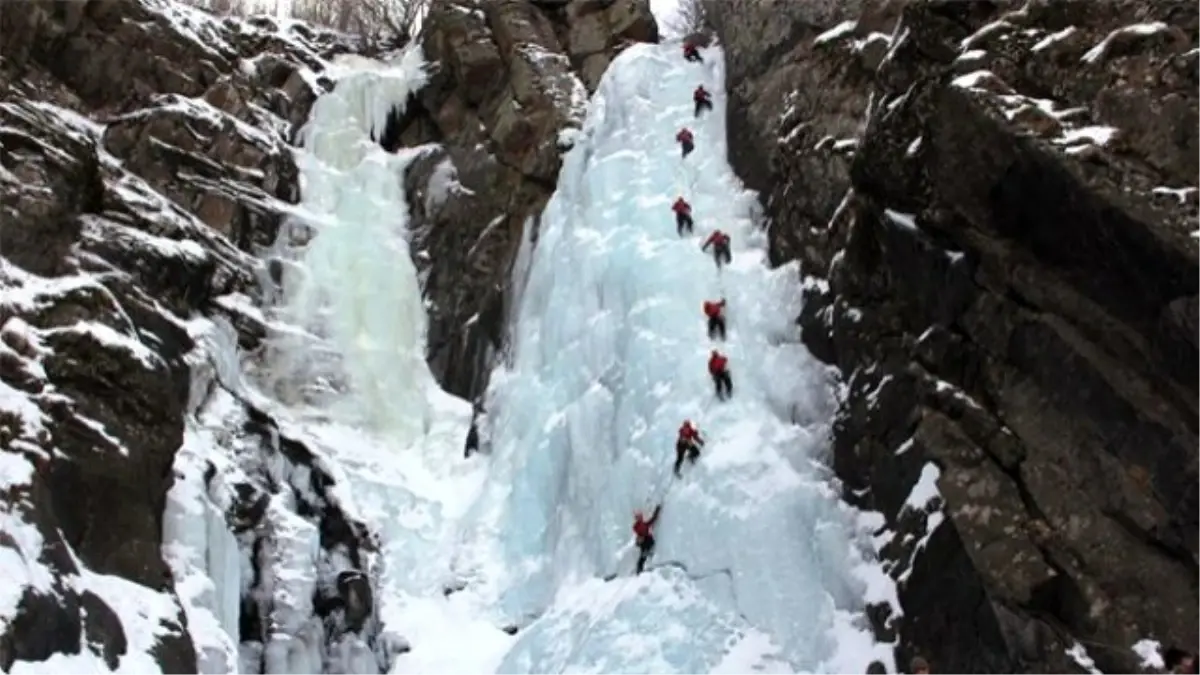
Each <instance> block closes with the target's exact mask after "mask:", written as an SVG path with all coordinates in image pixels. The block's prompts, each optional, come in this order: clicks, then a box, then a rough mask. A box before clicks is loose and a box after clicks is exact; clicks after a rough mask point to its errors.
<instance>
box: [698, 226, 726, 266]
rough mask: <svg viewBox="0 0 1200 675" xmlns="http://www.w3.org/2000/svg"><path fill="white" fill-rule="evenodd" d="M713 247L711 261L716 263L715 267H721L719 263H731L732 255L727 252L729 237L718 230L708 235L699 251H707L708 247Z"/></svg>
mask: <svg viewBox="0 0 1200 675" xmlns="http://www.w3.org/2000/svg"><path fill="white" fill-rule="evenodd" d="M709 246H711V247H713V260H715V261H716V262H717V267H718V268H720V267H721V261H725V264H726V265H728V264H729V263H731V262H733V254H732V253H730V252H729V235H727V234H725V233H724V232H722V231H720V230H715V231H713V233H712V234H710V235H708V239H705V240H704V245H703V246H701V247H700V250H701V251H707V250H708V247H709Z"/></svg>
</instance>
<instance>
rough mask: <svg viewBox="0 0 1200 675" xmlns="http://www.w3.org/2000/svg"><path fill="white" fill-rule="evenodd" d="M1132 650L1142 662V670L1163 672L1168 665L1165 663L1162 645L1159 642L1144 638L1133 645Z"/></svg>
mask: <svg viewBox="0 0 1200 675" xmlns="http://www.w3.org/2000/svg"><path fill="white" fill-rule="evenodd" d="M1131 649H1132V650H1133V653H1134V654H1137V655H1138V657H1139V658H1140V659H1141V660H1142V668H1144V669H1146V670H1162V669H1163V668H1166V667H1167V664H1166V663H1165V662H1163V657H1162V643H1161V642H1159V641H1158V640H1151V639H1149V638H1143V639H1141V640H1138V641H1137V642H1135V643H1133V647H1131Z"/></svg>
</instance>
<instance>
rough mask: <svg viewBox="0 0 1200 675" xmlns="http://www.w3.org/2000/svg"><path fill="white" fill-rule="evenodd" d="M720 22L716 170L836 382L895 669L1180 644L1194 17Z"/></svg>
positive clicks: (1190, 423)
mask: <svg viewBox="0 0 1200 675" xmlns="http://www.w3.org/2000/svg"><path fill="white" fill-rule="evenodd" d="M711 12H712V14H713V23H714V24H715V25H716V28H717V33H718V35H719V37H720V39H721V41H722V43H723V44H724V46H725V48H726V52H727V57H728V62H729V68H728V82H727V85H728V87H729V101H730V104H729V105H730V111H729V115H730V120H731V122H730V129H729V133H730V143H731V152H732V153H734V156H733V157H732V161H733V162H734V165H735V169H737V170H738V172H739V173H740V174H741V175H742V176H743V178H744V179H745V180H746V181H747V182H748V183H749V184H750V186H751V187H753V188H755V189H758V190H760V191H761V193H762V196H763V200H764V205H765V207H766V210H767V213H768V216H769V218H770V225H769V226H770V233H771V239H772V249H773V251H772V254H773V258H774V261H775V262H777V263H782V262H786V261H788V260H794V259H799V260H801V262H802V266H803V270H804V274H805V277H806V279H805V281H806V287H807V304H806V307H805V311H804V313H803V314H802V315H801V316H800V317H798V318H797V321H798V323H799V325H800V329H801V331H802V334H803V337H804V340H805V343H806V344H807V345H808V347H809V349H810V350H811V351H812V352H813V353H814V354H815V355H816V356H818V357H819V358H821V359H823V360H825V361H827V362H829V363H831V364H835V365H836V366H837V367H838V369H839V371H840V372H841V376H842V379H843V382H844V384H845V396H844V400H843V401H842V402H841V410H840V413H839V418H838V422H837V427H836V432H835V438H834V453H835V454H834V463H835V466H836V469H837V472H838V474H839V476H840V477H841V479H842V481H843V482H844V488H845V492H846V496H847V498H848V499H850V500H851V501H852V502H854V503H856V504H858V505H861V506H863V507H865V508H869V509H873V510H877V511H879V512H881V513H882V514H883V515H884V516H885V517H886V520H887V524H886V527H885V528H884V529H883V530H882V531H881V532H880V536H879V540H880V542H881V554H882V555H883V557H884V558H885V559H886V560H888V561H889V565H890V570H891V573H892V575H893V577H895V578H896V579H897V580H898V581H899V582H900V583H899V586H900V600H901V604H902V605H903V608H904V615H903V616H900V617H894V616H893V617H887V618H885V617H883V616H880V620H879V622H878V623H879V626H878V627H879V629H880V632H881V634H882V635H884V636H889V635H895V636H896V637H897V638H898V643H897V644H898V647H897V649H898V656H899V657H901V659H903V660H902V661H901V662H902V663H906V662H907V659H908V658H910V657H911V656H912V655H914V654H921V655H924V656H926V657H928V658H929V660H930V661H931V662H932V664H933V668H934V669H935V670H940V671H941V672H1066V671H1080V669H1081V666H1080V665H1079V660H1078V659H1073V658H1071V657H1069V656H1068V654H1067V651H1068V650H1070V649H1074V650H1075V651H1076V652H1078V646H1082V648H1083V649H1085V650H1086V652H1087V654H1089V655H1090V657H1091V658H1092V659H1093V660H1094V662H1095V665H1096V666H1097V667H1099V668H1100V669H1102V670H1104V671H1106V672H1132V671H1134V670H1135V669H1137V668H1138V660H1137V657H1136V656H1135V654H1134V653H1133V652H1132V651H1131V650H1130V647H1131V645H1133V644H1134V643H1135V642H1136V641H1138V640H1139V639H1142V638H1147V637H1150V638H1154V639H1157V640H1160V641H1162V642H1163V643H1167V644H1178V645H1180V646H1183V647H1185V648H1189V649H1191V650H1193V651H1194V650H1195V648H1196V635H1197V629H1198V626H1197V613H1196V607H1197V534H1196V533H1197V449H1196V448H1197V428H1198V412H1197V379H1196V373H1197V365H1198V360H1197V291H1198V288H1197V285H1198V279H1197V273H1198V267H1197V242H1196V237H1197V234H1196V228H1197V186H1196V176H1197V148H1198V145H1197V112H1196V109H1197V93H1196V92H1197V84H1198V82H1200V79H1198V72H1200V71H1198V53H1200V52H1198V51H1197V48H1196V47H1197V38H1196V30H1197V9H1196V7H1195V4H1194V3H1184V2H1136V1H1124V2H1108V3H1087V2H1054V1H1037V0H1031V1H1030V2H1027V3H1024V4H1017V3H1001V2H969V3H968V2H921V3H902V2H886V1H885V2H859V3H786V2H785V3H779V2H757V1H754V0H728V1H727V2H720V3H712V4H711ZM935 487H936V490H935V489H934V488H935Z"/></svg>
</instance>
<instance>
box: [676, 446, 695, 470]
mask: <svg viewBox="0 0 1200 675" xmlns="http://www.w3.org/2000/svg"><path fill="white" fill-rule="evenodd" d="M684 457H687V459H688V461H689V462H691V463H692V464H695V463H696V460H697V459H700V446H698V445H696V443H695V442H694V441H679V442H678V443H676V444H675V475H676V476H678V475H679V469H680V468H682V467H683V458H684Z"/></svg>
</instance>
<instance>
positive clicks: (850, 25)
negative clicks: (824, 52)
mask: <svg viewBox="0 0 1200 675" xmlns="http://www.w3.org/2000/svg"><path fill="white" fill-rule="evenodd" d="M855 28H858V22H857V21H843V22H841V23H839V24H838V25H836V26H834V27H833V28H830V29H829V30H827V31H825V32H824V33H821V34H820V35H818V36H817V37H816V38H814V39H813V42H812V43H813V45H814V46H815V45H820V44H825V43H826V42H833V41H834V40H837V39H838V38H840V37H843V36H845V35H849V34H850V33H853V32H854V29H855Z"/></svg>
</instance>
